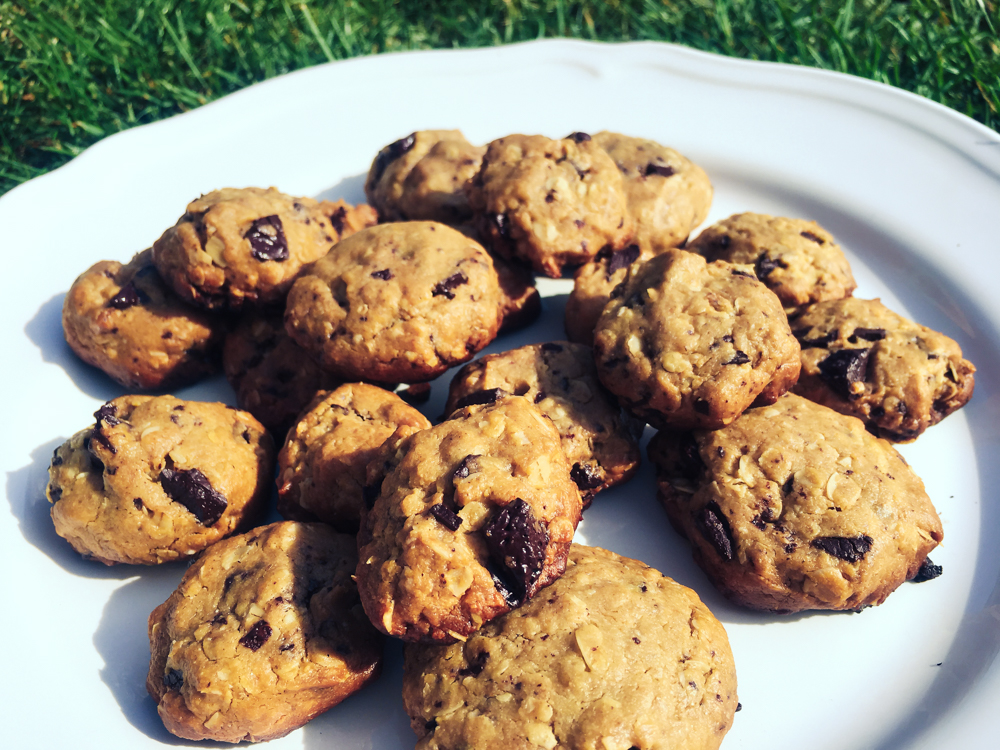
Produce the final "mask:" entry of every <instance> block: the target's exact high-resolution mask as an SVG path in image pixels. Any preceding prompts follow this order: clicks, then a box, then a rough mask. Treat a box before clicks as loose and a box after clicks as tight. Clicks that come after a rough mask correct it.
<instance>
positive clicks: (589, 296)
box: [565, 244, 654, 346]
mask: <svg viewBox="0 0 1000 750" xmlns="http://www.w3.org/2000/svg"><path fill="white" fill-rule="evenodd" d="M653 255H654V253H652V252H650V251H649V250H645V251H644V250H640V248H639V246H638V245H634V244H633V245H627V246H625V247H623V248H622V249H621V250H614V251H612V250H602V251H601V252H599V253H598V254H597V257H596V258H594V259H593V260H592V261H590V262H589V263H584V264H583V265H582V266H580V267H579V268H578V269H576V273H575V274H573V291H572V292H570V295H569V299H567V300H566V317H565V327H566V336H567V338H569V340H570V341H574V342H576V343H577V344H586V345H587V346H590V345H591V344H593V341H594V327H595V326H596V325H597V319H598V318H600V317H601V311H602V310H603V309H604V306H605V305H606V304H608V301H609V300H610V299H611V292H612V291H613V290H614V288H615V287H616V286H618V285H619V284H621V283H622V282H623V281H624V280H625V276H626V275H627V274H628V269H629V268H630V267H631V266H632V265H633V264H635V263H642V262H644V261H647V260H649V259H650V258H652V257H653Z"/></svg>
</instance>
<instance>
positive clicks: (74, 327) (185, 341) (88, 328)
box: [62, 250, 225, 389]
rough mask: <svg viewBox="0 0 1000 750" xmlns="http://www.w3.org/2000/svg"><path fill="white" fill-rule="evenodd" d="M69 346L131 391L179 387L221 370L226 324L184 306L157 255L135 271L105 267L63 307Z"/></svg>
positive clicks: (82, 281) (84, 279)
mask: <svg viewBox="0 0 1000 750" xmlns="http://www.w3.org/2000/svg"><path fill="white" fill-rule="evenodd" d="M62 325H63V333H64V334H65V336H66V343H68V344H69V346H70V348H71V349H72V350H73V352H74V353H75V354H76V355H77V356H78V357H79V358H80V359H82V360H83V361H84V362H86V363H87V364H89V365H93V366H94V367H97V368H99V369H101V370H103V371H104V372H105V373H106V374H107V375H108V376H110V377H111V378H113V379H114V380H116V381H117V382H119V383H121V384H122V385H123V386H125V387H126V388H137V389H149V388H174V387H179V386H182V385H187V384H190V383H193V382H195V381H196V380H199V379H201V378H203V377H205V376H206V375H211V374H212V373H213V372H215V371H216V370H218V369H219V351H220V349H221V348H222V337H223V336H224V335H225V321H223V320H222V319H220V318H217V317H213V316H211V315H209V314H207V313H205V312H204V311H203V310H198V309H197V308H194V307H191V306H190V305H186V304H184V303H183V302H181V300H180V299H178V298H177V296H176V295H174V293H173V292H171V291H170V289H169V288H168V287H167V285H166V284H164V283H163V281H162V280H161V279H160V276H159V274H158V273H157V272H156V268H154V266H153V259H152V252H151V251H150V250H144V251H143V252H141V253H139V254H137V255H136V256H135V257H134V258H132V260H131V261H129V263H128V265H124V266H123V265H122V264H121V263H118V262H116V261H112V260H103V261H101V262H100V263H95V264H94V265H93V266H91V267H90V268H89V269H87V271H85V272H84V273H83V274H82V275H81V276H80V277H79V278H77V280H76V281H74V282H73V286H71V287H70V289H69V291H68V292H67V293H66V298H65V300H63V310H62Z"/></svg>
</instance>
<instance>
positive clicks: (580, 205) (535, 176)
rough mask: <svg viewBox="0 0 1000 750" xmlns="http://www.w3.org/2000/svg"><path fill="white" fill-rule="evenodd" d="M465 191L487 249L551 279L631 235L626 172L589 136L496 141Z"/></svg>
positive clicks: (540, 137) (620, 245)
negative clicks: (623, 180)
mask: <svg viewBox="0 0 1000 750" xmlns="http://www.w3.org/2000/svg"><path fill="white" fill-rule="evenodd" d="M466 189H467V190H468V193H469V203H470V205H471V206H472V208H473V211H474V212H475V214H476V223H477V227H478V229H479V232H480V234H481V235H482V237H483V238H484V239H485V241H486V243H487V245H488V246H489V247H490V248H491V249H492V250H493V251H494V252H496V253H498V254H499V255H502V256H504V257H505V258H508V259H511V260H520V261H523V262H525V263H529V264H531V265H532V267H533V268H534V269H535V271H537V272H538V273H542V274H545V275H546V276H551V277H553V278H558V277H559V276H561V275H562V272H563V267H564V266H567V265H570V266H573V265H579V264H580V263H585V262H586V261H588V260H590V259H591V258H593V257H594V256H595V255H596V254H597V253H598V251H599V250H601V249H602V248H604V247H606V246H610V247H611V248H613V249H617V248H620V247H623V246H624V245H625V244H626V242H627V241H628V239H629V237H630V236H631V234H632V225H631V222H630V220H629V218H628V215H627V213H626V201H625V192H624V189H623V187H622V177H621V173H620V172H619V171H618V168H617V167H616V166H615V163H614V162H613V161H612V160H611V157H609V156H608V155H607V153H605V151H604V150H603V149H601V148H600V147H599V146H598V145H597V144H595V143H594V142H593V141H591V140H590V136H587V135H586V134H585V133H575V134H574V136H573V137H570V138H563V139H562V140H556V141H554V140H551V139H549V138H545V137H544V136H540V135H511V136H507V137H506V138H500V139H499V140H496V141H493V142H492V143H490V144H489V146H488V147H487V151H486V156H485V157H483V165H482V168H481V169H480V170H479V173H478V174H477V175H476V176H475V177H474V178H473V179H472V180H471V181H470V182H469V183H468V185H467V186H466Z"/></svg>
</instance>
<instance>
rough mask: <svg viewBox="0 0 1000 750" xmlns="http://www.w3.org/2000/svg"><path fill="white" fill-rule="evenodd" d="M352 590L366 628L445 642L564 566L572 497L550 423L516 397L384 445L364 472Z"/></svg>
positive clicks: (575, 516)
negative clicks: (364, 502) (366, 507)
mask: <svg viewBox="0 0 1000 750" xmlns="http://www.w3.org/2000/svg"><path fill="white" fill-rule="evenodd" d="M365 491H366V494H367V496H368V500H369V502H371V503H372V506H371V510H370V511H369V512H367V513H366V514H365V516H364V517H363V518H362V522H361V531H360V533H359V534H358V560H359V562H358V571H357V581H358V589H359V591H360V593H361V601H362V603H363V604H364V607H365V611H366V612H367V613H368V616H369V618H371V621H372V623H373V624H374V625H375V626H376V627H377V628H379V630H382V631H384V632H386V633H388V634H389V635H394V636H397V637H399V638H403V639H404V640H410V641H418V640H420V641H429V642H434V641H437V642H444V643H446V642H451V641H454V640H461V639H464V638H466V637H468V636H469V635H470V634H471V633H472V632H474V631H475V630H477V629H478V628H480V627H481V626H482V625H483V623H485V622H488V621H489V620H492V619H493V618H494V617H497V616H498V615H501V614H503V613H504V612H507V611H508V610H510V609H511V608H512V607H515V606H517V605H519V604H522V603H523V602H525V601H527V600H528V599H530V598H531V597H532V596H534V595H535V594H536V592H538V591H539V590H540V589H541V588H542V587H544V586H547V585H548V584H550V583H551V582H552V581H554V580H555V579H556V578H558V577H559V575H561V574H562V572H563V569H564V568H565V566H566V556H567V554H569V546H570V542H571V541H572V539H573V533H574V531H575V529H576V525H577V523H579V521H580V511H581V500H580V493H579V491H578V490H577V487H576V485H575V484H574V483H573V480H572V479H570V466H569V463H568V462H567V460H566V457H565V455H563V452H562V448H561V446H560V440H559V433H558V432H556V429H555V427H553V426H552V423H551V422H550V421H549V420H548V419H546V418H545V417H543V416H542V415H541V413H540V412H539V411H538V410H537V409H536V408H535V407H534V406H532V404H531V402H530V401H528V400H527V399H525V398H522V397H519V396H512V397H510V398H505V399H502V400H500V401H499V402H497V403H493V404H488V405H482V406H469V407H466V408H465V409H461V410H459V411H457V412H456V413H455V414H453V415H452V416H451V418H450V419H448V420H447V421H446V422H444V423H442V424H439V425H437V426H435V427H432V428H431V429H429V430H422V431H420V432H417V433H414V434H412V435H409V436H408V437H405V438H402V439H393V438H390V439H389V440H388V441H387V442H386V443H385V445H384V446H383V448H382V452H381V455H380V456H379V457H378V458H377V459H375V460H374V461H372V463H371V464H370V465H369V470H368V487H367V488H366V490H365Z"/></svg>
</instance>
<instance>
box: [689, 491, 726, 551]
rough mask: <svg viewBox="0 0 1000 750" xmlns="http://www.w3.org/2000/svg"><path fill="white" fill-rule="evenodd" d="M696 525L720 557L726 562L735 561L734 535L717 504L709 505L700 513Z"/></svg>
mask: <svg viewBox="0 0 1000 750" xmlns="http://www.w3.org/2000/svg"><path fill="white" fill-rule="evenodd" d="M694 523H695V526H697V527H698V531H700V532H701V533H702V535H703V536H704V537H705V539H707V540H708V541H709V542H710V543H711V545H712V546H713V547H715V551H716V552H718V553H719V557H721V558H722V559H723V560H726V561H729V560H732V559H733V534H732V531H730V529H729V522H728V521H727V520H726V517H725V516H724V515H723V513H722V509H721V508H720V507H719V506H718V504H717V503H709V504H708V505H706V506H705V507H704V508H702V509H701V510H700V511H698V513H697V514H695V517H694Z"/></svg>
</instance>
